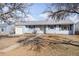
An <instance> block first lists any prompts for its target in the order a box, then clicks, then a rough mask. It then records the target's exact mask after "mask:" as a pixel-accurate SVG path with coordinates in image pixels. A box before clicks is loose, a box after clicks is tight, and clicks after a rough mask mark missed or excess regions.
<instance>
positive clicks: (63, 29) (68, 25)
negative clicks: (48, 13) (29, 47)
mask: <svg viewBox="0 0 79 59" xmlns="http://www.w3.org/2000/svg"><path fill="white" fill-rule="evenodd" d="M15 25H16V26H15V34H17V35H18V34H23V33H52V34H75V29H76V28H75V24H74V22H72V21H71V20H59V21H27V22H25V21H24V22H23V21H22V22H16V24H15Z"/></svg>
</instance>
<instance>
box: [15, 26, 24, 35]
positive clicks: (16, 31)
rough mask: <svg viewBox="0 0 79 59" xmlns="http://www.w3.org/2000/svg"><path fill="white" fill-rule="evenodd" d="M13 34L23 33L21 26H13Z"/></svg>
mask: <svg viewBox="0 0 79 59" xmlns="http://www.w3.org/2000/svg"><path fill="white" fill-rule="evenodd" d="M15 34H16V35H20V34H23V31H22V28H20V27H16V28H15Z"/></svg>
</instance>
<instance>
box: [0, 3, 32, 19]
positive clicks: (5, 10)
mask: <svg viewBox="0 0 79 59" xmlns="http://www.w3.org/2000/svg"><path fill="white" fill-rule="evenodd" d="M30 5H31V4H27V3H0V18H1V19H2V20H7V19H8V18H16V17H18V16H17V14H16V12H17V11H19V12H21V13H22V14H24V15H26V12H25V10H27V9H28V6H30Z"/></svg>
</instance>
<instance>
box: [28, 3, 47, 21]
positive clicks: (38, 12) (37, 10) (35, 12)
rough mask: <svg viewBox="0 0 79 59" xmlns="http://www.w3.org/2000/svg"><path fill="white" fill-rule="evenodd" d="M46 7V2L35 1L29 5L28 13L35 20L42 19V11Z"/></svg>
mask: <svg viewBox="0 0 79 59" xmlns="http://www.w3.org/2000/svg"><path fill="white" fill-rule="evenodd" d="M46 9H47V4H46V3H36V4H33V5H32V6H31V7H30V14H31V16H32V17H33V18H34V19H35V20H42V19H43V18H44V16H42V12H43V11H45V10H46Z"/></svg>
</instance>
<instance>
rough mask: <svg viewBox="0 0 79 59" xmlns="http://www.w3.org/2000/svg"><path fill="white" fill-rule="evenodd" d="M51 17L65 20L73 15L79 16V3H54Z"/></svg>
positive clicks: (51, 5)
mask: <svg viewBox="0 0 79 59" xmlns="http://www.w3.org/2000/svg"><path fill="white" fill-rule="evenodd" d="M49 8H50V9H49V12H50V15H49V17H52V18H56V19H64V18H66V17H67V16H69V15H71V14H77V15H78V14H79V3H52V4H50V7H49Z"/></svg>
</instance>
